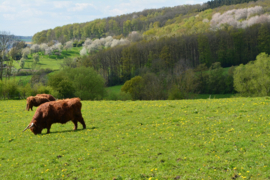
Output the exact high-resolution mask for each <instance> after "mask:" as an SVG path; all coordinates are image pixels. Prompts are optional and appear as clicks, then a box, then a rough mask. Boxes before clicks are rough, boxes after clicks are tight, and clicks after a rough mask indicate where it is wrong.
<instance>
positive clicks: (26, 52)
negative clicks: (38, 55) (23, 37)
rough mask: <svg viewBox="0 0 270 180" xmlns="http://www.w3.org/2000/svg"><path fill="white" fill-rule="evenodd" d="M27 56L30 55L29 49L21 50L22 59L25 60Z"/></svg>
mask: <svg viewBox="0 0 270 180" xmlns="http://www.w3.org/2000/svg"><path fill="white" fill-rule="evenodd" d="M29 54H30V48H29V47H26V48H24V49H22V56H23V58H25V59H27V58H28V55H29Z"/></svg>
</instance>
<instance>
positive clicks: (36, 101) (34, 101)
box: [26, 94, 55, 111]
mask: <svg viewBox="0 0 270 180" xmlns="http://www.w3.org/2000/svg"><path fill="white" fill-rule="evenodd" d="M26 101H27V104H26V110H27V111H29V109H31V110H32V111H33V106H35V107H38V106H39V105H41V104H43V103H45V102H50V101H55V98H54V97H53V96H52V95H50V94H37V95H36V96H29V97H28V98H27V99H26Z"/></svg>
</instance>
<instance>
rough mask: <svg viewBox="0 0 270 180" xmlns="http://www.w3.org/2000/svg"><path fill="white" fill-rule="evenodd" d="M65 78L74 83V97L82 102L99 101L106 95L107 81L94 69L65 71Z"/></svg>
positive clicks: (70, 69) (80, 68) (83, 68)
mask: <svg viewBox="0 0 270 180" xmlns="http://www.w3.org/2000/svg"><path fill="white" fill-rule="evenodd" d="M64 71H65V72H66V73H65V76H67V77H68V79H69V80H70V81H72V82H73V87H74V88H75V92H74V95H75V96H78V97H80V98H81V99H82V100H99V99H102V98H103V97H104V95H105V81H104V79H103V77H102V76H100V75H99V74H98V73H97V72H96V71H95V70H94V69H93V68H87V67H79V68H67V69H64Z"/></svg>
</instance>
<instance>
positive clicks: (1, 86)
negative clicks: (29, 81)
mask: <svg viewBox="0 0 270 180" xmlns="http://www.w3.org/2000/svg"><path fill="white" fill-rule="evenodd" d="M0 93H1V94H0V96H1V97H3V98H4V99H6V98H7V99H16V98H18V97H19V96H20V92H19V86H18V82H17V81H16V80H14V79H10V80H4V81H1V82H0Z"/></svg>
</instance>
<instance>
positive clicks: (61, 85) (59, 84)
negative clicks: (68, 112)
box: [48, 71, 75, 98]
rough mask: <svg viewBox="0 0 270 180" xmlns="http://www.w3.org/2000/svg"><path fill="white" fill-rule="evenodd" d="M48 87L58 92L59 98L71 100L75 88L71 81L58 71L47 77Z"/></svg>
mask: <svg viewBox="0 0 270 180" xmlns="http://www.w3.org/2000/svg"><path fill="white" fill-rule="evenodd" d="M48 85H49V86H51V87H52V88H53V89H54V90H55V91H57V92H59V98H72V97H74V92H75V88H74V87H73V83H72V81H70V80H69V79H68V78H67V77H66V76H65V75H64V72H62V71H60V72H58V73H55V74H53V75H50V76H49V80H48Z"/></svg>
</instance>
